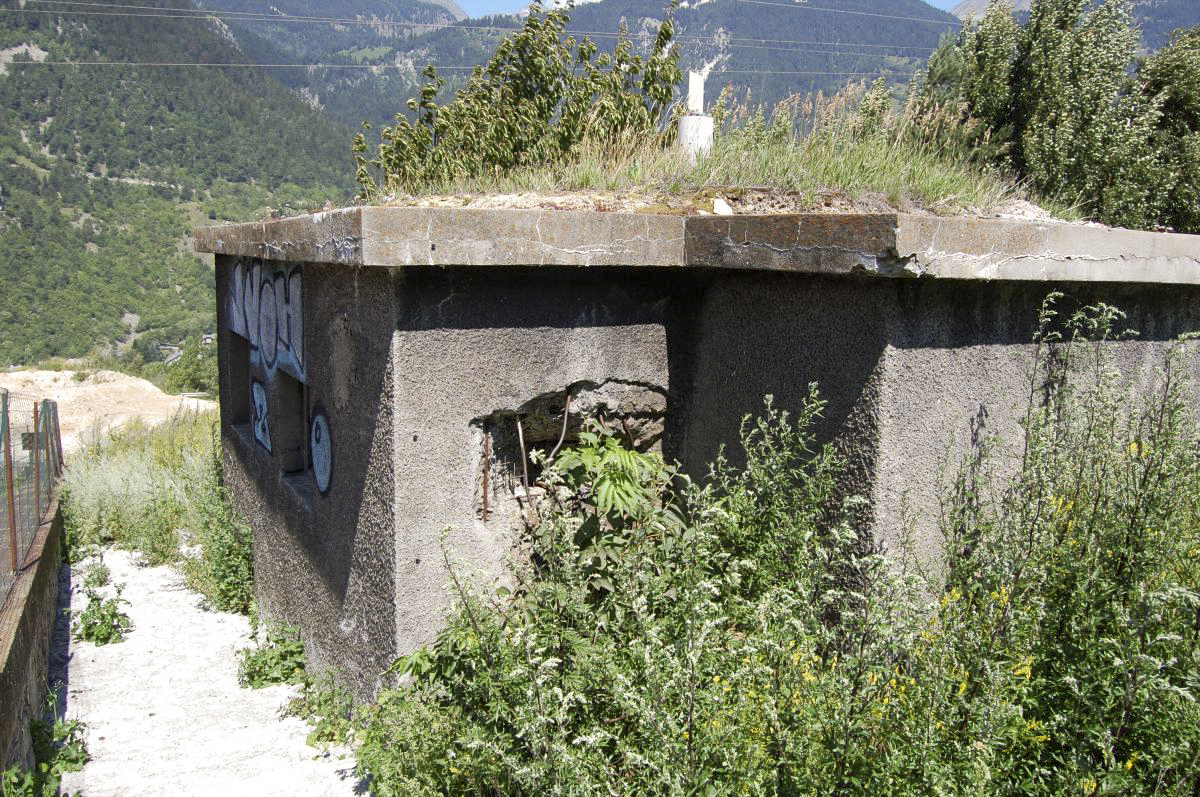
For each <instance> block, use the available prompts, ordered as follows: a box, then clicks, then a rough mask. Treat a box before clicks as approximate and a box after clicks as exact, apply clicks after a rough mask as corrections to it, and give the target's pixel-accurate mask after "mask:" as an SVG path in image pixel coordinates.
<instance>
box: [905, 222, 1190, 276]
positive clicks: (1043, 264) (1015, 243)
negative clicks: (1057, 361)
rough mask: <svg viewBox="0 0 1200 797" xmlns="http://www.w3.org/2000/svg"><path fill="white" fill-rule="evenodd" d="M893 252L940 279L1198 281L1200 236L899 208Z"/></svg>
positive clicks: (916, 269)
mask: <svg viewBox="0 0 1200 797" xmlns="http://www.w3.org/2000/svg"><path fill="white" fill-rule="evenodd" d="M895 253H896V256H897V257H898V258H899V259H900V260H902V261H904V262H905V263H906V264H907V269H908V270H909V271H910V272H911V273H912V274H914V275H916V276H928V277H937V278H940V279H962V280H1011V281H1018V282H1022V281H1035V282H1045V281H1054V282H1135V283H1150V284H1154V283H1160V284H1189V285H1195V284H1200V236H1196V235H1182V234H1177V233H1161V232H1143V231H1139V230H1126V229H1120V228H1113V227H1102V226H1099V225H1085V224H1071V223H1068V222H1056V221H1026V220H1021V219H978V218H971V217H968V216H947V217H938V216H918V215H910V214H902V215H900V216H899V217H898V227H897V230H896V252H895Z"/></svg>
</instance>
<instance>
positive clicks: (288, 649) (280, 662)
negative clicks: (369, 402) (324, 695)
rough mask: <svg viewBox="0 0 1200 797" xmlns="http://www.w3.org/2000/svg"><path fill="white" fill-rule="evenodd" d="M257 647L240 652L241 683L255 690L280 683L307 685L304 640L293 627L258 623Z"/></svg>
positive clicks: (253, 636)
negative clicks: (261, 625)
mask: <svg viewBox="0 0 1200 797" xmlns="http://www.w3.org/2000/svg"><path fill="white" fill-rule="evenodd" d="M251 636H252V638H253V640H254V645H253V646H252V647H248V648H245V649H244V650H242V651H240V652H239V653H238V658H239V659H240V664H239V665H238V683H240V684H241V685H242V686H246V687H249V688H251V689H262V688H263V687H264V686H275V685H276V684H303V683H304V682H305V679H306V678H307V672H306V671H305V669H304V668H305V661H304V641H303V640H302V639H300V632H299V630H298V629H296V628H293V627H291V626H268V627H267V628H266V630H265V631H264V630H263V629H261V628H260V627H259V625H258V623H257V622H255V624H254V628H253V631H252V634H251Z"/></svg>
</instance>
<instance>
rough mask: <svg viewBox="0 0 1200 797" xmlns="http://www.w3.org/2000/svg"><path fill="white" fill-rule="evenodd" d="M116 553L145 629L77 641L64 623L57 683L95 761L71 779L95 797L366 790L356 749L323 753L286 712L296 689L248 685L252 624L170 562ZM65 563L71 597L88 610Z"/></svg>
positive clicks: (66, 787) (108, 558) (73, 786)
mask: <svg viewBox="0 0 1200 797" xmlns="http://www.w3.org/2000/svg"><path fill="white" fill-rule="evenodd" d="M135 559H136V557H135V555H133V554H129V553H125V552H120V551H109V552H107V553H105V557H104V561H105V563H106V564H107V565H108V566H109V568H110V570H111V571H112V581H113V583H125V584H126V585H127V586H126V589H125V595H124V597H125V598H126V599H127V600H128V601H129V605H128V606H126V607H124V608H125V611H126V612H127V613H128V614H129V617H130V619H131V620H132V621H133V630H132V631H131V632H130V634H129V635H128V636H127V637H126V639H125V641H124V642H122V643H120V644H115V645H107V646H104V647H96V646H95V645H92V644H90V643H87V642H74V641H69V634H68V629H67V628H66V624H65V622H64V621H63V620H61V619H60V622H59V624H58V626H57V628H56V630H55V641H54V655H53V656H52V661H51V670H52V672H51V679H52V680H54V679H57V680H60V681H65V682H66V683H67V689H66V690H65V699H66V714H67V716H69V717H73V718H78V719H81V720H83V721H84V723H86V725H87V745H88V751H89V752H90V753H91V755H92V761H91V763H89V764H88V765H87V766H86V767H85V768H84V769H83V771H82V772H77V773H73V774H69V775H67V776H66V778H65V779H64V783H63V793H64V794H66V793H71V794H74V793H75V792H76V791H79V792H81V793H82V794H83V795H85V797H106V796H107V795H112V796H113V797H117V796H118V795H120V797H139V796H140V795H156V796H157V795H167V794H169V795H172V796H173V797H182V796H183V795H196V796H197V797H239V796H240V795H246V797H251V795H253V797H272V796H274V795H278V797H310V796H311V797H318V796H320V797H323V796H324V795H352V794H356V793H358V794H362V793H364V791H365V789H363V787H362V785H361V784H360V783H359V781H358V780H357V779H356V778H355V777H354V775H353V767H354V761H353V758H352V757H346V758H339V757H337V756H336V755H334V756H330V755H325V756H319V755H318V753H317V751H315V750H314V749H313V748H311V747H308V746H307V745H306V744H305V742H304V738H305V736H306V735H307V733H308V728H307V726H306V725H305V724H304V723H303V722H302V721H301V720H298V719H295V718H289V719H280V718H279V708H280V706H282V705H283V704H284V703H285V702H286V700H287V698H288V697H289V696H290V695H291V694H293V691H292V689H293V688H292V687H283V686H279V687H271V688H267V689H260V690H250V689H242V688H240V687H239V686H238V682H237V662H236V658H235V655H234V651H235V650H236V649H238V648H242V647H245V646H246V644H247V635H248V633H249V622H248V621H247V619H246V618H245V617H242V616H239V615H233V614H224V613H218V612H211V611H205V610H204V609H202V608H201V606H200V603H201V598H200V596H199V595H197V594H196V593H194V592H192V591H191V590H189V589H187V588H186V587H185V586H184V584H183V578H182V576H181V575H179V573H177V572H176V571H175V570H173V569H171V568H169V567H138V566H137V565H136V561H135ZM81 578H82V577H81V576H79V577H78V578H77V579H75V584H74V590H72V584H71V581H72V576H71V575H70V572H69V570H68V569H67V568H65V567H64V568H63V572H62V575H61V577H60V595H59V605H60V606H66V605H67V601H68V600H69V601H70V602H71V604H72V605H73V608H75V609H79V608H82V606H83V605H85V603H86V598H85V597H84V595H83V592H82V586H81V584H80V581H81Z"/></svg>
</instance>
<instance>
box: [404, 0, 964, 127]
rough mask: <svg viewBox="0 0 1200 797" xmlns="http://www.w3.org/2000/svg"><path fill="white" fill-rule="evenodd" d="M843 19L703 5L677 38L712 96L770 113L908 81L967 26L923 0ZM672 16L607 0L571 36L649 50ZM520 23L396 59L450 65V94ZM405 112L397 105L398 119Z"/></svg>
mask: <svg viewBox="0 0 1200 797" xmlns="http://www.w3.org/2000/svg"><path fill="white" fill-rule="evenodd" d="M829 5H830V6H831V7H835V8H837V9H838V12H837V13H834V12H828V11H820V10H818V9H816V8H815V7H810V6H806V5H803V4H794V3H788V2H782V0H771V1H770V2H759V1H758V0H707V2H704V1H703V0H702V1H701V2H699V3H688V2H684V3H681V5H680V8H678V9H677V11H676V23H677V24H676V36H677V41H678V43H679V45H680V49H681V52H682V58H681V60H680V65H681V67H682V68H683V69H684V70H689V69H703V68H705V67H709V68H711V70H712V74H711V76H710V78H709V81H708V85H709V87H710V88H709V92H710V95H709V96H710V99H715V97H716V93H717V92H718V91H719V90H720V88H722V87H723V86H725V85H727V84H728V85H731V86H732V87H733V89H734V91H735V94H736V96H738V97H739V98H740V99H745V98H746V97H747V96H748V97H749V98H750V101H751V102H752V103H754V104H758V103H764V104H766V105H767V106H768V107H770V106H772V105H774V104H775V103H777V102H778V101H780V100H782V99H784V98H785V97H788V96H791V95H794V94H797V93H799V94H805V93H807V92H810V91H817V90H823V91H826V92H831V91H835V90H837V89H838V88H840V87H842V86H843V85H845V83H846V82H847V81H849V80H854V79H873V78H874V77H876V76H879V75H885V76H890V77H891V78H892V79H893V80H894V82H896V83H906V82H907V81H908V80H909V78H910V77H911V75H912V73H913V72H915V71H916V70H917V69H918V68H919V67H920V66H921V65H922V64H923V63H924V59H925V58H926V57H927V56H928V55H929V53H930V52H931V51H932V50H933V49H934V47H936V46H937V44H938V41H939V40H940V38H941V37H942V36H943V35H944V34H946V33H951V32H954V31H957V30H958V29H959V27H960V25H959V21H958V20H957V19H956V18H955V17H953V16H952V15H950V14H947V13H945V12H943V11H939V10H937V9H935V8H933V7H932V6H930V5H929V4H927V3H925V2H922V0H838V2H836V3H834V4H829ZM666 9H667V2H666V0H599V2H591V3H586V4H583V5H579V6H577V7H576V8H575V9H574V10H573V11H572V12H571V24H570V30H572V31H579V32H580V35H583V34H584V33H586V34H589V35H590V36H591V37H592V38H593V40H594V41H595V42H596V44H597V45H598V46H600V47H601V48H610V49H611V47H612V46H613V44H614V43H615V34H616V32H617V31H618V30H619V29H620V27H621V25H625V26H627V27H628V29H629V30H630V32H631V33H632V35H633V38H634V41H635V44H636V45H637V46H638V48H639V49H640V50H641V51H642V52H645V51H646V50H647V49H648V48H649V47H650V45H651V43H652V42H653V38H654V33H655V32H656V31H657V29H658V25H659V23H660V22H661V20H662V19H663V17H664V15H665V13H666ZM518 24H519V21H518V20H517V19H516V18H513V17H494V18H488V19H484V20H472V21H469V22H466V23H460V24H459V25H455V26H452V27H449V28H447V29H443V30H436V31H431V32H429V33H426V34H424V35H421V36H417V37H415V38H413V40H412V41H411V43H410V46H409V47H408V49H407V50H406V51H405V52H404V53H402V54H400V53H397V54H396V55H394V56H392V58H393V59H396V58H403V60H404V61H405V62H406V63H410V64H413V65H415V66H416V67H417V68H418V69H419V68H420V67H422V66H424V65H425V64H435V65H438V66H447V67H451V69H448V70H444V71H443V76H444V77H446V78H447V91H449V90H452V89H453V88H454V87H455V86H456V85H457V83H456V80H455V79H456V78H459V79H461V77H462V75H463V72H462V71H460V70H459V69H457V67H463V66H473V65H474V64H477V63H482V62H484V61H485V60H486V59H487V57H488V56H489V55H490V53H491V50H492V48H493V47H494V45H495V42H496V41H497V40H498V39H499V36H500V35H501V34H500V33H496V32H492V33H489V32H487V31H486V30H480V29H479V28H480V27H486V26H496V27H500V28H504V29H509V28H513V27H516V26H517V25H518ZM401 109H402V105H401V104H400V103H396V104H395V105H393V112H394V111H397V110H401Z"/></svg>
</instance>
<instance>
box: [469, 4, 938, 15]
mask: <svg viewBox="0 0 1200 797" xmlns="http://www.w3.org/2000/svg"><path fill="white" fill-rule="evenodd" d="M926 2H927V3H929V4H930V5H934V6H937V7H938V8H945V9H949V8H950V7H951V6H954V5H957V3H958V0H926ZM458 4H459V5H460V6H462V10H463V11H466V12H467V14H468V15H469V16H472V17H481V16H483V15H484V14H507V13H511V12H513V11H516V10H517V9H520V8H524V7H525V6H527V5H529V0H458Z"/></svg>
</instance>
